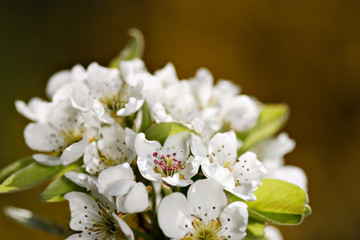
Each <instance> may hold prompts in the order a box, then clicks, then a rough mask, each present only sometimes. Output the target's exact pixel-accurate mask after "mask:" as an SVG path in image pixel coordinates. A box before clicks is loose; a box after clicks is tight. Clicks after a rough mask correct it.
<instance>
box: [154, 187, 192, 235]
mask: <svg viewBox="0 0 360 240" xmlns="http://www.w3.org/2000/svg"><path fill="white" fill-rule="evenodd" d="M191 214H192V207H191V205H190V204H189V202H188V200H187V199H186V198H185V196H184V195H183V194H181V193H178V192H176V193H172V194H171V195H169V196H166V197H165V198H164V199H163V200H162V201H161V203H160V206H159V211H158V221H159V226H160V228H161V230H162V231H163V233H164V234H165V235H166V236H167V237H170V238H182V237H184V236H185V235H186V234H187V233H188V229H187V227H190V226H191V216H190V215H191Z"/></svg>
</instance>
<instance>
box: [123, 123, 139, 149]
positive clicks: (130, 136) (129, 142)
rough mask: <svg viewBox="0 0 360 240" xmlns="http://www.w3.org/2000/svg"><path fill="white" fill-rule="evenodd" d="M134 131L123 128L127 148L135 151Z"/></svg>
mask: <svg viewBox="0 0 360 240" xmlns="http://www.w3.org/2000/svg"><path fill="white" fill-rule="evenodd" d="M135 138H136V132H134V131H133V130H132V129H130V128H125V143H126V146H127V147H128V148H130V149H131V150H133V151H135Z"/></svg>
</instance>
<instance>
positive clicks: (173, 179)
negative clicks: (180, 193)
mask: <svg viewBox="0 0 360 240" xmlns="http://www.w3.org/2000/svg"><path fill="white" fill-rule="evenodd" d="M161 179H162V180H163V181H165V182H166V183H168V184H169V185H171V186H177V187H186V186H188V185H190V184H192V183H193V181H192V180H191V179H180V176H179V173H175V174H174V175H173V176H168V177H162V178H161Z"/></svg>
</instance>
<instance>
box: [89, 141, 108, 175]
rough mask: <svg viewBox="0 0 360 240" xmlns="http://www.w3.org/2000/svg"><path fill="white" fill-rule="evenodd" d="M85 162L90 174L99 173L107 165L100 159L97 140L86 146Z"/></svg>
mask: <svg viewBox="0 0 360 240" xmlns="http://www.w3.org/2000/svg"><path fill="white" fill-rule="evenodd" d="M84 164H85V169H86V171H87V172H88V173H90V174H96V173H99V172H101V171H102V170H103V169H104V168H105V167H106V165H105V163H104V162H102V160H101V159H100V155H99V151H98V149H97V146H96V142H91V143H90V144H88V145H87V147H86V148H85V152H84Z"/></svg>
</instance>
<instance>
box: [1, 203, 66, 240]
mask: <svg viewBox="0 0 360 240" xmlns="http://www.w3.org/2000/svg"><path fill="white" fill-rule="evenodd" d="M4 213H5V214H6V215H7V216H8V217H10V218H12V219H14V220H15V221H17V222H19V223H21V224H23V225H25V226H28V227H31V228H36V229H39V230H42V231H45V232H48V233H51V234H56V235H61V236H68V235H70V234H71V233H72V231H71V230H70V229H69V228H68V227H63V226H61V225H59V224H56V223H54V222H52V221H50V220H48V219H45V218H42V217H40V216H37V215H35V214H33V213H32V212H30V211H29V210H26V209H22V208H17V207H12V206H8V207H5V208H4Z"/></svg>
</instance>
